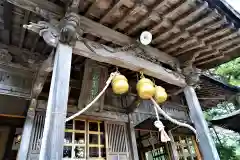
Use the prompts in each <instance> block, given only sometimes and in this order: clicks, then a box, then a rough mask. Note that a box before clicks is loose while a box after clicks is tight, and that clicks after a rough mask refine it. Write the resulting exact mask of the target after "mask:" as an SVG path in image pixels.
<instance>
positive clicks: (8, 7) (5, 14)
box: [2, 1, 13, 44]
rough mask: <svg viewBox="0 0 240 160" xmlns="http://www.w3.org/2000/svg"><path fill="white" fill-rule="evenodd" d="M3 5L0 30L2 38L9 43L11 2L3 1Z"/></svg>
mask: <svg viewBox="0 0 240 160" xmlns="http://www.w3.org/2000/svg"><path fill="white" fill-rule="evenodd" d="M3 6H4V9H3V21H4V30H3V32H2V39H3V42H4V43H5V44H10V43H11V28H12V15H13V14H12V10H13V4H11V3H8V2H7V1H4V2H3Z"/></svg>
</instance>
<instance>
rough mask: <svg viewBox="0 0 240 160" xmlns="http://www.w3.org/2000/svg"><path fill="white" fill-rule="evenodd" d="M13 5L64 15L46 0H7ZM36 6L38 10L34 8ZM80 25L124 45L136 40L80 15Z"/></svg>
mask: <svg viewBox="0 0 240 160" xmlns="http://www.w3.org/2000/svg"><path fill="white" fill-rule="evenodd" d="M7 1H8V2H10V3H13V4H14V5H16V6H18V7H21V8H24V9H26V10H29V11H32V12H34V13H36V14H39V15H41V16H43V17H45V18H47V19H49V18H57V19H59V18H61V17H63V15H64V10H63V8H61V7H59V6H57V5H55V4H53V3H51V2H49V1H46V0H42V1H37V0H7ZM36 8H38V10H36ZM80 19H81V25H80V28H79V29H82V30H84V32H87V33H90V34H93V35H95V36H97V37H100V38H102V39H104V40H106V41H109V42H113V43H115V44H118V45H121V46H125V45H129V44H133V43H136V40H134V39H132V38H130V37H128V36H126V35H124V34H122V33H120V32H117V31H114V30H112V29H110V28H108V27H106V26H104V25H101V24H100V23H96V22H94V21H92V20H90V19H88V18H86V17H83V16H80ZM142 48H144V49H145V51H146V52H147V54H149V55H150V56H154V57H155V58H156V59H158V60H159V61H161V62H163V63H166V64H169V65H171V66H176V65H178V60H177V59H176V58H174V57H172V56H170V55H168V54H166V53H164V52H162V51H159V50H158V49H156V48H153V47H150V46H142Z"/></svg>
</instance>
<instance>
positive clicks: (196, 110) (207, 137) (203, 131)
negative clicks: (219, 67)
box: [184, 86, 220, 160]
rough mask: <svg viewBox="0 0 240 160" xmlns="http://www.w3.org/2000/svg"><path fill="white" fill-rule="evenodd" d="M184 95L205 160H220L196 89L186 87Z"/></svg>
mask: <svg viewBox="0 0 240 160" xmlns="http://www.w3.org/2000/svg"><path fill="white" fill-rule="evenodd" d="M184 94H185V97H186V100H187V104H188V107H189V112H190V117H191V120H192V122H193V124H194V126H195V128H196V130H197V134H198V135H197V136H198V137H197V138H198V139H199V146H200V151H201V153H202V156H203V159H206V160H208V159H211V160H220V158H219V155H218V152H217V149H216V146H215V144H214V142H213V140H212V137H211V134H210V131H209V128H208V125H207V123H206V120H205V119H204V115H203V112H202V109H201V106H200V104H199V101H198V98H197V95H196V92H195V90H194V88H193V87H192V86H187V87H185V88H184Z"/></svg>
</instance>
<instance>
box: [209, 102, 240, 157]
mask: <svg viewBox="0 0 240 160" xmlns="http://www.w3.org/2000/svg"><path fill="white" fill-rule="evenodd" d="M235 109H236V107H235V106H234V104H233V103H229V102H223V103H220V104H218V105H217V106H216V107H213V108H212V109H209V110H206V111H205V112H204V115H205V119H206V120H207V121H209V122H210V121H211V120H212V119H215V118H218V117H219V116H222V115H225V114H228V113H231V112H232V111H233V110H235ZM214 128H216V127H214ZM210 130H211V134H212V137H213V140H214V142H215V144H216V147H217V150H218V152H219V156H220V159H221V160H240V158H239V157H238V156H240V155H238V154H237V151H239V150H240V148H239V146H240V136H239V135H236V134H234V133H230V132H226V131H224V129H221V130H220V131H219V130H215V131H214V129H210Z"/></svg>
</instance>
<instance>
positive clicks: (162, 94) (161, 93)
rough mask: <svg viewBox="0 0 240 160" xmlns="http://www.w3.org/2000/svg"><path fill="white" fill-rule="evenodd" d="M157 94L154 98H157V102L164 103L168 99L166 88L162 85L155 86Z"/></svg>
mask: <svg viewBox="0 0 240 160" xmlns="http://www.w3.org/2000/svg"><path fill="white" fill-rule="evenodd" d="M155 88H156V90H155V95H154V99H155V100H156V102H157V103H163V102H165V101H166V100H167V93H166V91H165V89H164V88H163V87H161V86H156V87H155Z"/></svg>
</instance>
